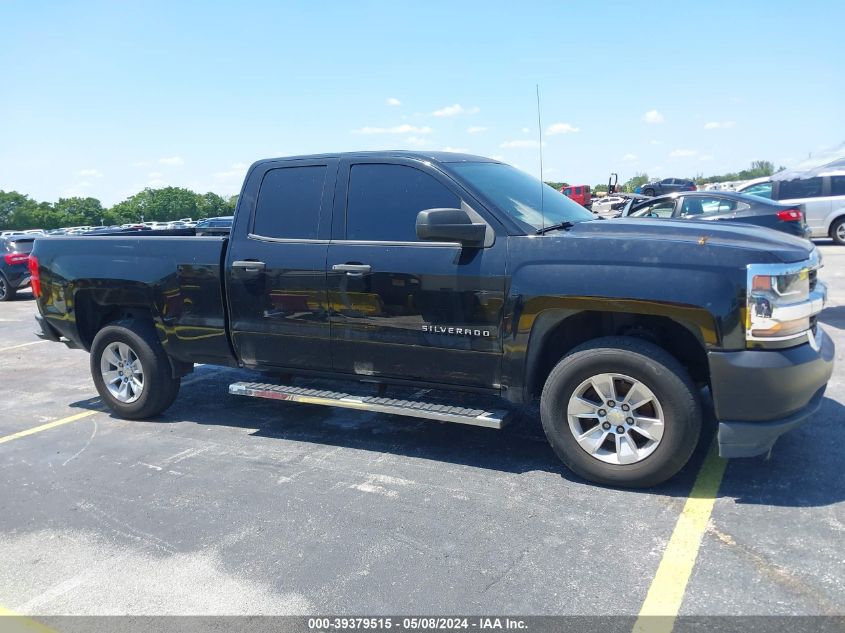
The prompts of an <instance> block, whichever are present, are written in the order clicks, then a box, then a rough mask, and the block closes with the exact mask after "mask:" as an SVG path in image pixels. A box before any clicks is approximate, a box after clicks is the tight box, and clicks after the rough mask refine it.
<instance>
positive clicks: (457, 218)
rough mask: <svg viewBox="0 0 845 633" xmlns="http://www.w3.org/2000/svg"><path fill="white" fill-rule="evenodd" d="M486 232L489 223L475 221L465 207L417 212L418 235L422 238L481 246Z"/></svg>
mask: <svg viewBox="0 0 845 633" xmlns="http://www.w3.org/2000/svg"><path fill="white" fill-rule="evenodd" d="M486 234H487V225H486V224H484V223H483V222H478V223H473V221H472V219H471V218H470V217H469V214H468V213H467V212H466V211H464V210H463V209H426V210H425V211H420V212H419V213H418V214H417V237H418V238H419V239H421V240H427V241H437V242H460V243H461V244H464V245H466V246H481V245H483V244H484V237H485V235H486Z"/></svg>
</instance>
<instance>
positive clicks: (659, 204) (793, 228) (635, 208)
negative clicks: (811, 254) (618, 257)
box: [626, 191, 810, 239]
mask: <svg viewBox="0 0 845 633" xmlns="http://www.w3.org/2000/svg"><path fill="white" fill-rule="evenodd" d="M626 215H627V216H628V217H632V218H675V219H678V218H680V219H684V220H720V221H727V222H741V223H742V224H754V225H755V226H763V227H766V228H769V229H775V230H776V231H782V232H784V233H789V234H790V235H796V236H798V237H803V238H807V239H809V237H810V229H809V228H808V227H807V223H806V222H805V219H804V212H803V211H802V209H801V207H800V206H796V205H789V204H780V203H777V202H772V201H771V200H766V199H765V198H755V197H754V196H746V195H743V194H741V193H736V192H734V191H688V192H686V193H670V194H669V195H666V196H659V197H657V198H652V199H650V200H648V201H647V202H641V203H639V204H636V205H631V206H630V207H629V208H628V209H627V210H626Z"/></svg>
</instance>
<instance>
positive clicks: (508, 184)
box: [450, 163, 595, 229]
mask: <svg viewBox="0 0 845 633" xmlns="http://www.w3.org/2000/svg"><path fill="white" fill-rule="evenodd" d="M450 167H451V168H452V169H454V170H455V172H456V173H457V174H458V175H460V176H461V177H463V178H465V179H466V180H467V182H469V184H471V185H472V186H473V187H475V188H476V189H478V190H479V191H480V192H481V193H483V194H484V195H485V196H486V197H487V198H488V199H489V200H490V201H491V202H493V203H494V204H495V205H496V206H497V207H498V208H499V209H501V210H502V211H504V212H505V213H507V214H508V215H510V216H511V217H512V218H514V219H515V220H518V221H519V222H521V223H523V224H527V225H529V226H530V227H533V228H534V229H541V228H543V227H544V226H551V225H552V224H560V223H562V222H584V221H587V220H594V219H595V216H593V214H592V213H590V212H589V211H587V210H586V209H585V208H584V207H582V206H581V205H580V204H578V203H577V202H573V201H572V200H570V199H569V198H567V197H566V196H565V195H563V194H562V193H560V192H559V191H556V190H555V189H552V188H551V187H549V186H548V185H545V184H544V185H543V194H542V197H543V203H542V209H541V204H540V181H539V180H537V179H536V178H534V177H533V176H529V175H528V174H526V173H525V172H523V171H519V170H518V169H516V168H514V167H511V166H510V165H504V164H502V163H455V164H452V165H450ZM544 216H545V219H544Z"/></svg>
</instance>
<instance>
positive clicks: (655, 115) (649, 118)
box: [643, 110, 664, 123]
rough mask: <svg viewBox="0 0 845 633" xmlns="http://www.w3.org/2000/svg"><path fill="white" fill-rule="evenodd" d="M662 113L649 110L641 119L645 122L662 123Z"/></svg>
mask: <svg viewBox="0 0 845 633" xmlns="http://www.w3.org/2000/svg"><path fill="white" fill-rule="evenodd" d="M663 120H664V119H663V115H662V114H660V112H658V111H657V110H649V111H648V112H646V113H645V114H644V115H643V121H645V122H646V123H663Z"/></svg>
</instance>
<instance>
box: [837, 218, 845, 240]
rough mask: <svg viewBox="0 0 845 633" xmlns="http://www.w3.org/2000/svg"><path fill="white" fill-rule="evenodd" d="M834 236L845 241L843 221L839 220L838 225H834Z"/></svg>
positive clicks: (844, 224)
mask: <svg viewBox="0 0 845 633" xmlns="http://www.w3.org/2000/svg"><path fill="white" fill-rule="evenodd" d="M836 237H838V238H839V239H840V240H841V241H843V242H845V222H841V223H840V224H839V226H837V227H836Z"/></svg>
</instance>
